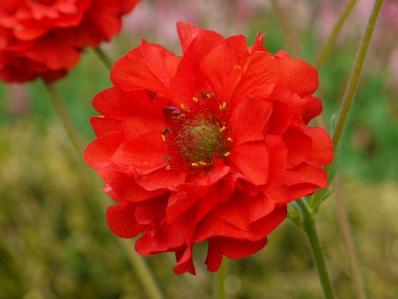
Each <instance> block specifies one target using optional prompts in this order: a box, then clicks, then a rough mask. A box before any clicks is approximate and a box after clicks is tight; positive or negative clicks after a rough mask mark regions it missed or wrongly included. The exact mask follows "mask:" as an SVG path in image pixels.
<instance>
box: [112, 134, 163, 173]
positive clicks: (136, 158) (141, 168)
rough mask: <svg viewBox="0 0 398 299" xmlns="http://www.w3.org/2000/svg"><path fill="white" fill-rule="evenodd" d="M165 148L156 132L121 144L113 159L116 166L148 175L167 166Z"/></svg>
mask: <svg viewBox="0 0 398 299" xmlns="http://www.w3.org/2000/svg"><path fill="white" fill-rule="evenodd" d="M166 156H167V147H166V145H165V144H164V142H163V141H162V139H161V136H160V133H159V132H158V131H155V132H151V133H147V134H144V135H141V136H140V137H138V138H136V139H133V140H130V141H128V142H126V143H123V144H122V145H121V146H120V148H119V149H118V151H117V152H116V153H115V156H114V157H113V161H114V162H115V163H116V164H120V165H123V166H128V167H133V168H134V169H135V170H136V171H137V173H138V174H141V175H143V174H148V173H151V172H153V171H155V170H157V169H159V168H161V167H164V166H166V165H167V162H166V160H165V157H166Z"/></svg>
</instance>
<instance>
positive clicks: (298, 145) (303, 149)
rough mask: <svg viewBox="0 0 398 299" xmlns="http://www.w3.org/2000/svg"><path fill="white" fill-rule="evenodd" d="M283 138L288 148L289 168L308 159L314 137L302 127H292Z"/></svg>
mask: <svg viewBox="0 0 398 299" xmlns="http://www.w3.org/2000/svg"><path fill="white" fill-rule="evenodd" d="M282 138H283V141H284V143H285V145H286V147H287V150H288V155H287V161H288V165H287V166H288V168H292V167H295V166H297V165H299V164H300V163H302V162H304V161H306V160H307V158H308V157H309V156H310V154H311V151H312V139H311V138H310V137H309V136H308V135H307V134H305V133H304V132H303V130H302V128H301V127H290V128H289V129H288V130H287V131H286V133H285V134H284V135H283V137H282Z"/></svg>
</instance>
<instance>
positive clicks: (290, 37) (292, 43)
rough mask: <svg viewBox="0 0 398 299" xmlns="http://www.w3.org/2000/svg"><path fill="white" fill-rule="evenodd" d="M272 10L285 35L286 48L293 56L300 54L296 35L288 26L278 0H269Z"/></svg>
mask: <svg viewBox="0 0 398 299" xmlns="http://www.w3.org/2000/svg"><path fill="white" fill-rule="evenodd" d="M271 6H272V11H273V12H274V14H275V16H276V18H277V19H278V22H279V24H280V25H281V26H282V30H283V33H284V35H285V36H286V42H287V46H288V48H289V49H290V50H291V51H292V52H293V54H294V56H296V57H298V56H300V46H299V42H298V40H297V35H296V33H295V32H294V31H293V29H292V27H291V26H290V23H289V21H288V20H287V18H286V17H285V15H284V12H283V11H282V9H281V7H280V6H279V3H278V0H271Z"/></svg>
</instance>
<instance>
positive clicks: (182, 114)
mask: <svg viewBox="0 0 398 299" xmlns="http://www.w3.org/2000/svg"><path fill="white" fill-rule="evenodd" d="M185 116H186V114H185V113H180V114H179V115H177V119H182V118H184V117H185Z"/></svg>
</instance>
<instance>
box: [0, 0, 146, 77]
mask: <svg viewBox="0 0 398 299" xmlns="http://www.w3.org/2000/svg"><path fill="white" fill-rule="evenodd" d="M138 1H139V0H122V1H113V0H7V1H1V2H0V79H2V80H5V81H8V82H24V81H29V80H33V79H35V78H37V77H43V78H44V79H45V80H47V81H51V80H55V79H57V78H59V77H62V76H63V75H65V74H66V72H67V71H68V70H69V69H70V68H72V67H73V66H74V65H75V64H76V63H77V62H78V60H79V58H80V52H81V51H82V49H83V48H84V47H87V46H89V47H96V46H98V45H99V43H100V42H101V41H106V40H110V39H111V38H112V36H114V35H115V34H117V33H118V32H119V30H120V27H121V16H122V15H123V14H125V13H127V12H129V11H130V10H132V9H133V7H134V6H135V5H136V4H137V2H138Z"/></svg>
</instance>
